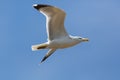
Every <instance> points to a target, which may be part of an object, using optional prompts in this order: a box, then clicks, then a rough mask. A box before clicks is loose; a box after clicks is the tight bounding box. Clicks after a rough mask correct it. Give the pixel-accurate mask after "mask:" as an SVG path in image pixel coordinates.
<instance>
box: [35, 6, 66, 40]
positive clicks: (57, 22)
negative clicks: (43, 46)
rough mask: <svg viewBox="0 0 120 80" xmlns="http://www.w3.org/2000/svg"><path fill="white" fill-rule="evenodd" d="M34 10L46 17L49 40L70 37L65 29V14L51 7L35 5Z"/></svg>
mask: <svg viewBox="0 0 120 80" xmlns="http://www.w3.org/2000/svg"><path fill="white" fill-rule="evenodd" d="M33 7H34V8H36V9H37V10H39V11H40V12H41V13H43V14H44V15H45V16H46V27H47V35H48V40H53V39H55V38H60V37H63V36H68V34H67V32H66V30H65V28H64V19H65V16H66V14H65V12H64V11H63V10H61V9H59V8H56V7H54V6H50V5H43V4H35V5H33Z"/></svg>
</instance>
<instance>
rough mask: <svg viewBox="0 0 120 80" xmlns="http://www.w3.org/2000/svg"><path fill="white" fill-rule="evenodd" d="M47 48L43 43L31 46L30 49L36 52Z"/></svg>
mask: <svg viewBox="0 0 120 80" xmlns="http://www.w3.org/2000/svg"><path fill="white" fill-rule="evenodd" d="M47 47H48V44H47V43H43V44H37V45H33V46H32V47H31V48H32V51H36V50H40V49H45V48H47Z"/></svg>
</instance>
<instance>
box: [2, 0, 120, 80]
mask: <svg viewBox="0 0 120 80" xmlns="http://www.w3.org/2000/svg"><path fill="white" fill-rule="evenodd" d="M36 3H37V4H38V3H41V4H42V3H44V4H50V5H54V6H57V7H59V8H61V9H63V10H65V12H66V13H67V16H66V20H65V26H66V29H67V31H68V33H69V34H71V35H77V36H82V37H88V38H89V39H90V41H89V42H86V43H81V44H79V45H76V46H74V47H71V48H67V49H63V50H58V51H56V52H55V53H54V54H53V55H52V56H51V57H49V58H48V59H47V60H46V61H45V62H44V63H42V64H39V62H40V61H41V59H42V58H43V56H44V55H45V53H46V52H47V50H41V51H36V52H33V51H31V45H33V44H38V43H42V42H46V41H47V39H46V38H47V36H46V27H45V17H44V16H43V15H42V14H40V13H39V12H38V11H37V10H35V9H34V8H33V7H32V5H33V4H36ZM0 6H1V7H0V10H1V11H0V36H1V39H0V48H1V49H0V63H1V64H0V75H1V77H0V80H8V79H9V80H120V42H119V41H120V1H119V0H72V1H70V0H58V1H57V0H11V1H8V0H1V1H0Z"/></svg>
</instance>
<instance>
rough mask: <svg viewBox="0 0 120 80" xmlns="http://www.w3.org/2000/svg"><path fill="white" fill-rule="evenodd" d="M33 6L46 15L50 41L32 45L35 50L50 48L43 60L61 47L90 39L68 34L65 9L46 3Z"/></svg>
mask: <svg viewBox="0 0 120 80" xmlns="http://www.w3.org/2000/svg"><path fill="white" fill-rule="evenodd" d="M33 7H34V8H35V9H37V10H38V11H40V12H41V13H42V14H44V15H45V16H46V30H47V35H48V42H46V43H43V44H38V45H33V46H32V50H33V51H35V50H39V49H50V50H49V51H48V53H47V54H46V55H45V56H44V58H43V59H42V61H41V62H43V61H45V60H46V59H47V58H48V57H49V56H50V55H51V54H52V53H53V52H55V51H56V50H57V49H59V48H67V47H71V46H74V45H76V44H78V43H80V42H83V41H88V38H81V37H73V36H69V35H68V33H67V32H66V30H65V28H64V19H65V16H66V13H65V12H64V11H63V10H61V9H59V8H57V7H54V6H51V5H44V4H34V5H33Z"/></svg>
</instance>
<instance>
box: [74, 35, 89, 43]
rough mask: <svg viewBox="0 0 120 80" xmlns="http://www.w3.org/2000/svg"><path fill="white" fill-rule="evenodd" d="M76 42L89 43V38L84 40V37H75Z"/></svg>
mask: <svg viewBox="0 0 120 80" xmlns="http://www.w3.org/2000/svg"><path fill="white" fill-rule="evenodd" d="M74 40H77V41H79V42H88V41H89V39H88V38H82V37H79V36H74Z"/></svg>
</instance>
